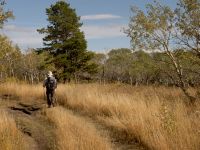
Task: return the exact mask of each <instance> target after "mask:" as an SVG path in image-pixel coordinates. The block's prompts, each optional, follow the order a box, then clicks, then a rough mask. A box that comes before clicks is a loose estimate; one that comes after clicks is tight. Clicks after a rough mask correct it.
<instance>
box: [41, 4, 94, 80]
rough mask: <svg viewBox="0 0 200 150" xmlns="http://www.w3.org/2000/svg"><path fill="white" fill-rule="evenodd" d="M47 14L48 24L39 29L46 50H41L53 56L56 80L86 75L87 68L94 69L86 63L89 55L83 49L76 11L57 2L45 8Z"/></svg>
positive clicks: (82, 34)
mask: <svg viewBox="0 0 200 150" xmlns="http://www.w3.org/2000/svg"><path fill="white" fill-rule="evenodd" d="M46 14H47V16H48V21H49V25H48V26H47V28H42V29H39V30H38V32H39V33H41V34H45V37H44V38H43V43H44V46H45V47H44V48H42V49H41V51H48V52H49V53H50V55H51V56H53V57H52V58H51V62H52V63H54V65H55V67H56V72H57V74H58V76H59V78H61V79H63V81H64V82H65V81H66V80H67V79H69V80H70V79H71V78H72V77H75V78H76V77H77V74H78V73H80V72H87V71H88V69H89V71H90V72H91V68H94V64H91V63H89V60H90V59H91V57H92V55H91V54H90V52H88V51H87V50H86V48H87V43H86V40H85V36H84V33H83V32H81V31H80V27H81V26H82V23H80V17H78V16H77V15H76V12H75V9H72V8H71V7H70V4H68V3H66V2H64V1H58V2H56V3H55V4H54V5H51V6H50V8H47V9H46ZM90 66H91V67H90Z"/></svg>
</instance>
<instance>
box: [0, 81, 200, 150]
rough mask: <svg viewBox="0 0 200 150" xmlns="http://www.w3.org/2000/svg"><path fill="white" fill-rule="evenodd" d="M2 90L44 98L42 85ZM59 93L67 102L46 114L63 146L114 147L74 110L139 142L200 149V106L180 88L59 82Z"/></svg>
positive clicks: (166, 149)
mask: <svg viewBox="0 0 200 150" xmlns="http://www.w3.org/2000/svg"><path fill="white" fill-rule="evenodd" d="M16 87H17V88H16ZM191 92H192V90H191ZM0 94H1V95H6V94H7V95H9V94H12V95H15V96H16V98H18V99H23V100H24V101H28V100H30V99H34V100H36V101H42V99H43V98H44V91H43V88H42V85H26V84H21V85H17V84H2V85H0ZM56 97H57V99H58V102H59V104H60V105H61V106H63V107H56V108H52V109H48V110H45V112H44V113H45V115H46V117H47V118H48V119H49V120H50V121H51V122H53V123H54V124H55V125H56V127H57V128H56V130H55V134H56V135H57V136H56V138H57V140H56V141H57V145H58V146H57V147H58V149H61V150H64V149H77V145H78V148H79V149H89V150H90V149H91V150H92V149H94V147H95V146H96V145H98V147H95V149H97V150H100V149H112V142H111V141H110V140H109V139H107V138H106V137H102V136H101V135H100V133H99V132H98V130H97V129H95V127H93V126H92V125H91V124H89V123H87V121H86V120H84V119H82V118H81V117H79V116H75V115H74V114H73V113H71V111H72V112H75V113H79V114H80V115H81V116H87V117H90V118H92V119H95V120H96V121H97V122H98V123H101V124H103V125H104V126H106V127H107V128H109V129H110V130H112V131H113V132H114V133H115V138H116V139H120V140H121V141H126V142H127V143H128V142H130V143H131V141H137V143H140V144H141V145H143V146H144V147H145V148H147V149H156V150H176V149H183V150H199V149H200V106H199V104H197V105H196V106H195V107H191V106H186V105H185V103H184V101H186V98H185V97H184V95H183V93H182V92H181V91H180V90H179V89H177V88H172V87H171V88H167V87H150V86H149V87H146V86H143V87H130V86H128V85H116V84H113V85H111V84H110V85H98V84H80V85H75V84H70V85H62V84H60V85H58V89H57V91H56ZM1 121H5V120H1ZM1 130H2V126H0V131H1ZM64 131H65V132H64ZM1 134H2V133H1ZM0 136H1V135H0Z"/></svg>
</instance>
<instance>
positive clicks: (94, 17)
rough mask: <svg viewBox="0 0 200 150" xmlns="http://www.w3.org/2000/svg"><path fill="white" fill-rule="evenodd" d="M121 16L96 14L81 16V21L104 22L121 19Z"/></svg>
mask: <svg viewBox="0 0 200 150" xmlns="http://www.w3.org/2000/svg"><path fill="white" fill-rule="evenodd" d="M119 18H121V16H117V15H112V14H96V15H86V16H81V20H104V19H119Z"/></svg>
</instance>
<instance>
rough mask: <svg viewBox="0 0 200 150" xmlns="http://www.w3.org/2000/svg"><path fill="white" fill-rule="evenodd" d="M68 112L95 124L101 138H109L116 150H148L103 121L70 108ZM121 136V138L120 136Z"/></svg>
mask: <svg viewBox="0 0 200 150" xmlns="http://www.w3.org/2000/svg"><path fill="white" fill-rule="evenodd" d="M68 110H70V111H72V112H73V114H74V115H75V116H77V117H81V118H83V119H85V120H86V121H87V122H89V123H91V124H93V126H95V127H96V129H97V131H99V133H100V135H101V136H103V137H104V136H107V138H108V139H110V141H111V142H112V145H113V147H114V148H113V149H114V150H147V149H148V148H146V147H145V146H142V145H141V144H140V143H138V142H137V141H136V140H132V141H126V140H125V139H124V136H126V135H125V134H126V133H124V132H123V131H117V130H116V129H115V128H113V127H111V126H107V125H105V124H104V123H103V122H102V121H100V120H98V119H96V118H94V117H92V116H90V115H88V114H86V113H84V112H81V111H79V110H77V109H72V108H68ZM119 134H120V135H121V136H119Z"/></svg>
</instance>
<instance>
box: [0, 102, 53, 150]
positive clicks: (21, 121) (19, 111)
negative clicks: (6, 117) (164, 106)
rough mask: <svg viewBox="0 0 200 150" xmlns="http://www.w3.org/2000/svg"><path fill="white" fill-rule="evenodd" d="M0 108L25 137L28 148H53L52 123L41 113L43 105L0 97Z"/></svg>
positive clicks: (43, 149) (33, 149) (36, 149)
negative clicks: (14, 122)
mask: <svg viewBox="0 0 200 150" xmlns="http://www.w3.org/2000/svg"><path fill="white" fill-rule="evenodd" d="M0 101H1V103H0V109H1V108H2V109H5V110H6V111H8V112H9V113H10V114H11V115H12V116H13V118H14V119H15V121H16V124H17V127H18V128H19V130H20V131H21V132H22V133H23V135H24V139H26V140H25V141H26V143H25V144H26V145H25V147H26V149H28V150H52V149H55V147H56V144H55V136H54V128H55V127H54V125H53V123H51V122H50V121H49V120H47V119H46V117H45V116H44V115H43V112H44V109H45V105H44V104H43V103H42V102H40V101H38V102H34V101H26V102H24V101H20V100H12V99H0ZM2 101H3V102H2Z"/></svg>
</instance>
